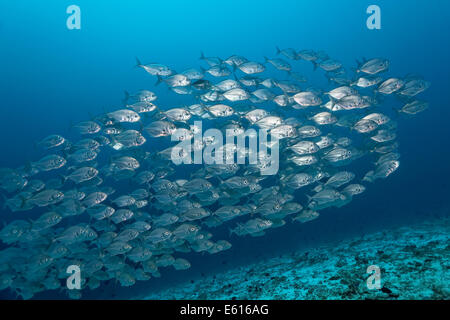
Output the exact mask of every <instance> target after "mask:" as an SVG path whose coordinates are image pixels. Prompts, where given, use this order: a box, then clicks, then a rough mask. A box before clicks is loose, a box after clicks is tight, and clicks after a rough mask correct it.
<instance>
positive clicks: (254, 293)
mask: <svg viewBox="0 0 450 320" xmlns="http://www.w3.org/2000/svg"><path fill="white" fill-rule="evenodd" d="M449 236H450V218H443V219H438V220H433V221H427V222H423V223H420V224H416V225H412V226H407V227H401V228H396V229H392V230H383V231H381V232H377V233H373V234H370V235H366V236H364V237H362V238H358V239H349V240H345V241H342V242H340V243H335V244H328V245H324V246H320V247H317V248H314V249H312V250H308V251H302V252H295V253H292V254H285V255H282V256H280V257H274V258H270V259H266V260H263V261H260V262H258V263H254V264H251V265H248V266H241V267H237V268H232V269H230V270H228V271H226V272H221V273H219V274H215V275H211V276H206V277H204V278H202V279H198V280H196V281H191V282H186V283H181V284H179V285H177V286H174V287H171V288H167V289H164V290H162V291H158V292H151V293H149V294H148V295H145V296H141V297H138V298H140V299H255V300H256V299H449V298H450V259H449V258H450V241H449ZM370 265H376V266H378V267H379V268H380V271H381V273H380V277H381V286H380V289H369V288H368V286H367V279H368V277H369V276H370V274H369V273H367V268H368V266H370Z"/></svg>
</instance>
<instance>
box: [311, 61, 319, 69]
mask: <svg viewBox="0 0 450 320" xmlns="http://www.w3.org/2000/svg"><path fill="white" fill-rule="evenodd" d="M311 62H312V64H313V70H314V71H316V70H317V65H318V64H317V62H315V61H311Z"/></svg>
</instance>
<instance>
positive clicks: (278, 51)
mask: <svg viewBox="0 0 450 320" xmlns="http://www.w3.org/2000/svg"><path fill="white" fill-rule="evenodd" d="M275 49H277V54H280V52H281V50H280V48H278V46H275Z"/></svg>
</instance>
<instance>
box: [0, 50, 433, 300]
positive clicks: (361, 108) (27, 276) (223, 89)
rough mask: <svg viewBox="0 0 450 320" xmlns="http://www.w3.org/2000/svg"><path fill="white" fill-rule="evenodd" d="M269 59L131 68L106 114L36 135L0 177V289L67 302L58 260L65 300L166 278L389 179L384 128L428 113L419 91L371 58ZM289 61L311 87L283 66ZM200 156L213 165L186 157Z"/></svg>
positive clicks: (393, 161) (417, 81)
mask: <svg viewBox="0 0 450 320" xmlns="http://www.w3.org/2000/svg"><path fill="white" fill-rule="evenodd" d="M275 54H276V55H274V56H272V57H270V58H267V57H264V56H263V58H264V61H265V62H264V63H260V62H256V61H254V60H252V59H249V58H247V57H244V56H241V55H237V54H233V55H231V56H228V58H223V57H218V56H217V57H216V56H205V55H204V54H203V53H202V54H201V57H200V60H201V62H200V63H202V64H203V65H205V64H206V65H207V67H205V68H203V67H201V66H195V65H192V66H190V65H188V66H185V68H183V70H184V71H183V72H181V73H178V72H176V71H175V70H174V69H172V68H170V67H168V66H166V65H164V64H161V63H156V62H155V63H149V64H142V63H141V62H140V61H139V59H137V61H136V66H137V67H138V68H139V69H144V70H145V71H146V73H145V76H146V77H148V78H154V79H156V83H155V86H154V87H153V89H152V87H150V88H149V89H142V90H138V91H131V92H132V93H128V92H127V91H125V97H124V98H123V99H122V100H121V101H118V103H117V106H118V107H117V108H111V110H108V111H104V112H101V113H99V114H97V115H92V116H90V119H89V118H88V119H87V120H84V121H79V122H77V123H76V124H74V125H72V126H71V127H72V128H73V129H75V130H71V131H70V132H67V134H64V137H63V136H62V135H59V134H57V133H53V134H50V135H47V136H46V137H44V138H42V139H40V140H39V139H36V140H37V141H38V142H36V143H35V144H36V146H37V147H38V148H37V149H36V152H38V156H36V157H35V158H33V159H31V160H28V161H27V159H24V161H23V163H22V165H18V166H17V167H14V168H0V189H1V191H2V192H1V193H2V196H3V198H4V199H3V206H4V210H5V211H6V210H9V211H12V212H15V213H16V214H15V215H14V216H11V219H12V221H9V222H8V224H6V225H5V226H3V227H2V229H1V230H0V240H1V242H2V249H0V262H1V263H0V289H9V290H11V292H14V293H17V294H18V295H20V296H21V297H23V298H26V299H29V298H32V297H34V296H35V295H36V294H38V293H40V292H43V291H50V290H55V291H57V292H64V293H65V294H67V296H68V297H69V298H72V299H79V298H81V297H82V295H81V293H80V292H78V291H77V292H74V291H73V290H67V288H65V286H64V283H62V282H61V281H60V280H61V279H65V278H66V277H67V274H66V272H65V271H66V268H67V265H68V264H76V265H79V266H80V267H81V269H82V271H81V272H82V277H83V283H82V290H80V291H83V290H86V289H96V288H99V287H100V288H101V287H102V286H103V285H104V284H106V283H107V282H108V281H114V282H115V283H117V284H119V285H121V286H126V287H129V286H134V285H135V284H136V282H138V281H148V280H149V279H151V278H152V277H162V276H166V274H165V273H164V272H161V270H162V269H164V268H171V269H172V270H175V271H177V272H178V271H179V272H182V270H187V269H189V268H195V267H196V265H198V263H199V262H198V261H197V260H195V259H192V260H191V259H190V256H191V255H192V256H194V255H196V254H204V255H207V254H216V255H218V257H220V256H221V255H222V254H223V251H225V250H228V249H230V248H231V247H232V246H233V245H235V244H236V243H237V244H238V243H239V242H236V243H235V242H234V238H235V237H248V236H250V237H270V236H271V234H272V230H273V229H275V228H284V227H285V226H286V225H289V224H291V223H295V222H300V223H304V224H305V227H306V226H307V225H308V224H310V223H311V221H313V220H315V219H318V218H319V217H320V214H321V212H322V210H325V209H327V208H333V210H336V214H338V210H339V209H338V208H341V207H343V206H345V205H347V204H349V203H350V202H352V201H353V200H354V198H355V197H362V195H363V194H364V193H368V192H369V191H370V186H371V184H373V183H382V180H384V179H387V178H389V177H390V176H391V175H393V174H394V173H395V172H397V171H398V168H399V167H400V157H401V155H400V152H399V144H398V137H399V136H400V132H399V127H401V126H400V122H401V121H407V120H406V119H409V118H414V117H413V116H415V115H418V114H419V113H421V112H423V111H424V110H426V109H427V108H429V107H430V104H429V103H428V102H426V101H424V100H422V98H421V96H422V94H423V92H425V91H426V90H427V89H428V88H429V87H430V85H431V83H430V82H428V81H427V80H425V79H423V78H422V77H421V76H413V75H407V76H404V77H400V76H395V75H394V74H391V72H390V71H389V74H388V72H387V71H388V69H389V68H390V62H389V60H388V59H386V58H373V59H370V60H364V61H362V62H358V63H357V67H356V68H353V69H352V68H349V67H348V66H345V65H344V63H343V62H341V61H345V60H344V59H342V60H341V59H335V58H334V57H331V56H329V55H328V54H327V53H325V52H323V51H320V50H311V49H300V50H297V49H293V48H285V49H279V48H276V53H275ZM295 61H298V62H295ZM305 61H309V62H310V63H311V64H312V66H313V68H312V69H313V70H312V72H316V73H317V76H319V77H323V79H324V80H327V81H325V82H323V83H324V84H322V85H320V86H318V87H313V86H312V85H311V84H310V83H309V80H308V79H309V78H310V74H306V73H305V72H304V71H301V72H299V71H298V70H296V68H297V63H305ZM308 64H309V63H308ZM309 69H311V68H309ZM318 70H322V71H318ZM311 77H312V75H311ZM312 78H314V77H312ZM161 83H164V84H165V86H166V87H167V89H169V90H166V88H160V87H157V86H156V85H157V84H161ZM318 83H320V82H318ZM161 90H166V92H167V93H164V92H162V91H161ZM166 94H167V95H173V96H176V97H177V100H176V103H174V104H173V105H168V104H167V100H165V99H161V97H163V98H165V95H166ZM389 95H390V96H391V97H388V96H389ZM391 98H392V99H394V100H395V101H400V103H402V104H403V105H400V106H397V105H396V104H395V103H396V102H392V101H388V102H386V101H385V99H386V100H387V99H391ZM394 100H393V101H394ZM397 103H398V102H397ZM406 115H408V116H406ZM398 124H399V125H398ZM210 129H212V131H214V132H216V133H217V135H213V134H206V130H210ZM203 131H205V134H203V133H204V132H203ZM258 131H259V132H258ZM261 133H266V134H267V139H266V140H265V141H260V142H261V143H260V147H259V148H257V149H258V150H254V148H252V146H251V143H250V142H251V141H250V140H252V139H254V138H259V139H261V136H260V134H261ZM220 136H222V138H223V137H224V138H225V139H224V140H225V143H222V144H220V142H221V141H220V139H221V137H220ZM242 138H243V139H242ZM240 139H241V140H248V141H249V145H248V147H247V145H246V146H240V145H237V144H236V143H235V141H239V140H240ZM262 140H263V139H262ZM264 149H265V150H264ZM207 151H210V152H211V155H214V157H211V158H214V159H213V160H214V161H211V163H206V161H205V163H203V162H201V163H196V162H195V161H192V159H194V160H195V156H196V155H197V157H198V156H199V155H200V157H199V158H203V155H204V154H205V153H206V152H207ZM275 151H278V155H277V156H276V157H278V158H276V157H275V154H276V153H277V152H275ZM174 155H175V156H178V158H179V159H182V160H183V161H180V162H175V161H172V160H173V156H174ZM253 158H254V159H255V161H254V162H252V163H250V159H253ZM197 160H198V159H197ZM402 161H403V160H402ZM355 163H357V164H355ZM190 164H193V165H192V166H189V165H190ZM194 164H195V165H194ZM275 164H276V165H277V170H276V171H275V172H273V174H270V175H266V174H263V170H264V169H267V168H269V167H271V165H275ZM396 174H402V172H400V171H399V173H396ZM360 195H361V196H360ZM28 215H29V216H28ZM227 228H228V230H229V234H228V237H225V236H226V232H224V230H225V231H226V229H227ZM218 235H220V236H221V237H220V238H217V236H218ZM222 237H223V238H222ZM224 238H225V239H224ZM237 250H238V248H237ZM236 252H237V251H236Z"/></svg>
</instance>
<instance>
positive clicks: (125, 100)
mask: <svg viewBox="0 0 450 320" xmlns="http://www.w3.org/2000/svg"><path fill="white" fill-rule="evenodd" d="M123 92H124V94H125V97H124V98H123V99H122V104H123V105H126V104H127V102H128V100H129V99H130V93H129V92H128V91H127V90H123Z"/></svg>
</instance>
